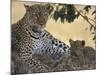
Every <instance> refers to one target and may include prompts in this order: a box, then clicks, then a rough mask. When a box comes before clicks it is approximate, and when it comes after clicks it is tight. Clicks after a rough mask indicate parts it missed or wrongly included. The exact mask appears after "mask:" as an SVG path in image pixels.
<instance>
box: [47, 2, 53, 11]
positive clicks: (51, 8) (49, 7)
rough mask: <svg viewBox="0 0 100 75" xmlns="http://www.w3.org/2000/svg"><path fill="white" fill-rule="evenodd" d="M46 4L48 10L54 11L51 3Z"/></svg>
mask: <svg viewBox="0 0 100 75" xmlns="http://www.w3.org/2000/svg"><path fill="white" fill-rule="evenodd" d="M46 6H47V10H49V11H50V12H52V11H53V7H52V6H51V4H49V3H48V4H46Z"/></svg>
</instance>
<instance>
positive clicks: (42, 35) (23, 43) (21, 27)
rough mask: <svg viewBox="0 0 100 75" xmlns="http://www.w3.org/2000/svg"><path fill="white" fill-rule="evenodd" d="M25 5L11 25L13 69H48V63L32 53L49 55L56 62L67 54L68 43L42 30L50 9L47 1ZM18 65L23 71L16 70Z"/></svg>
mask: <svg viewBox="0 0 100 75" xmlns="http://www.w3.org/2000/svg"><path fill="white" fill-rule="evenodd" d="M24 7H25V9H26V13H25V15H24V17H23V18H22V19H20V20H19V21H18V22H17V23H14V24H12V26H11V29H12V30H11V34H12V35H11V37H12V39H11V42H12V43H11V52H12V56H11V61H12V62H13V63H14V65H13V66H14V70H15V71H14V73H17V74H18V73H26V74H28V73H36V72H50V71H52V70H50V69H49V66H48V65H47V64H44V63H42V62H41V61H39V60H37V59H35V57H34V55H38V56H39V55H42V56H45V55H47V56H50V57H51V58H52V62H53V63H54V64H55V65H56V64H58V63H59V62H61V61H62V60H63V57H66V58H68V57H69V56H70V50H69V46H68V45H66V44H65V43H64V42H62V41H60V40H58V39H57V38H55V37H53V35H51V34H50V33H49V32H48V31H47V30H45V27H46V23H47V20H48V18H49V15H50V14H51V12H52V11H53V7H52V6H51V5H50V4H34V5H26V4H24ZM42 61H45V60H42ZM20 64H21V65H20ZM18 65H20V66H18ZM21 66H22V67H21ZM17 68H18V69H20V68H21V69H22V70H24V71H23V72H22V71H21V72H19V71H17V70H18V69H17Z"/></svg>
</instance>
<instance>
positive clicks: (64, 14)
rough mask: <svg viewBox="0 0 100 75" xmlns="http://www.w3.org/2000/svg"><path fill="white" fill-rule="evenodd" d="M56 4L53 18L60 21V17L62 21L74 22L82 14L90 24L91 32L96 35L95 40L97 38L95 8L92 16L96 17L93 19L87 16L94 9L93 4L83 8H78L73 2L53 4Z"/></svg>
mask: <svg viewBox="0 0 100 75" xmlns="http://www.w3.org/2000/svg"><path fill="white" fill-rule="evenodd" d="M53 6H54V8H55V9H54V10H53V11H54V12H53V14H52V18H53V19H54V20H55V21H58V20H59V19H60V21H61V23H64V22H68V23H72V22H74V21H75V19H78V18H79V16H81V17H82V18H83V19H84V20H85V21H87V22H88V23H89V25H90V27H89V28H86V29H89V30H90V31H91V34H92V35H94V37H93V40H95V39H96V33H95V31H96V25H95V22H96V21H95V19H96V17H95V14H96V10H94V11H93V12H92V14H91V16H94V19H91V18H89V17H88V16H87V14H88V13H89V11H90V10H91V9H92V7H91V6H89V5H86V6H85V7H84V8H83V9H81V10H78V8H77V7H75V5H72V4H53Z"/></svg>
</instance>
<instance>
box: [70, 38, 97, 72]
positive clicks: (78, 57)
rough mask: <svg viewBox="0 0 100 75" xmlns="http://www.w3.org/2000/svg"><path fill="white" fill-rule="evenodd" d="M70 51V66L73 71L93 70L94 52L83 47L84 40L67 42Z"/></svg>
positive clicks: (94, 64) (90, 48)
mask: <svg viewBox="0 0 100 75" xmlns="http://www.w3.org/2000/svg"><path fill="white" fill-rule="evenodd" d="M69 42H70V45H71V47H70V50H71V63H72V64H71V65H73V67H74V68H75V69H79V70H80V69H95V68H96V50H95V49H93V48H92V47H89V46H85V40H75V41H74V40H72V39H70V40H69Z"/></svg>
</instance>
